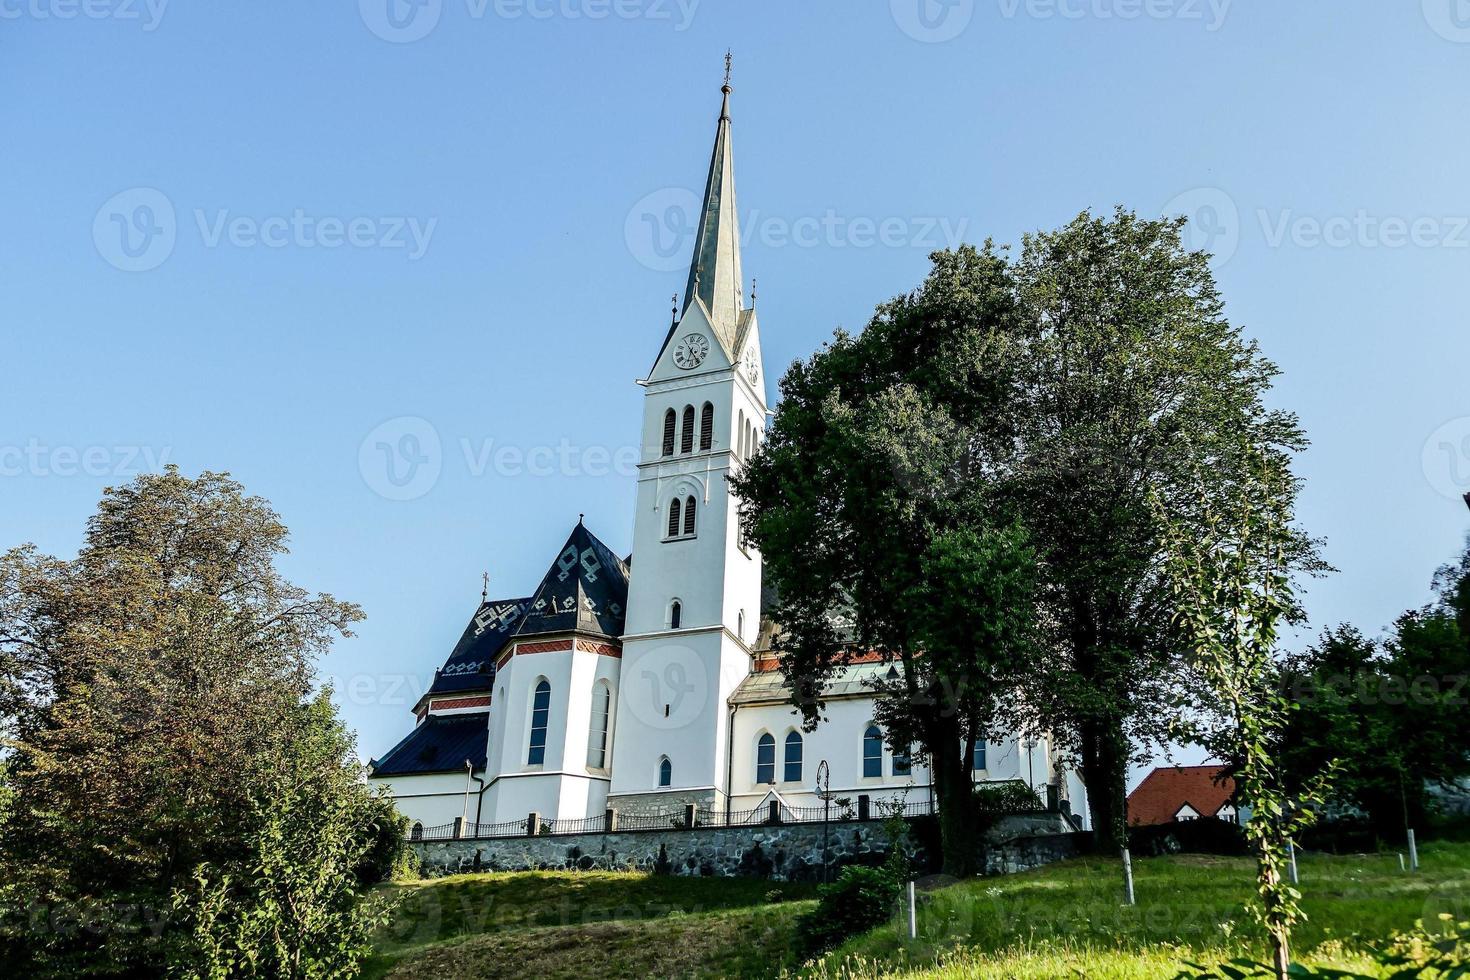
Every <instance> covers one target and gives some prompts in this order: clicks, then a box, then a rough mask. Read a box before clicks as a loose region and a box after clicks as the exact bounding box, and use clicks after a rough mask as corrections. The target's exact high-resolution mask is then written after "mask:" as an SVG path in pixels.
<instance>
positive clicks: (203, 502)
mask: <svg viewBox="0 0 1470 980" xmlns="http://www.w3.org/2000/svg"><path fill="white" fill-rule="evenodd" d="M286 536H287V532H286V528H285V526H284V525H283V524H282V523H281V521H280V519H279V518H278V517H277V516H276V514H275V513H274V512H273V511H272V510H271V508H270V507H269V505H268V504H267V503H266V502H265V501H263V500H261V499H259V498H257V497H250V496H247V495H245V494H244V492H243V491H242V488H241V487H240V486H239V484H237V483H235V482H234V481H232V480H231V479H229V478H228V476H225V475H220V474H212V473H205V474H203V475H201V476H200V477H199V478H198V479H189V478H187V477H185V476H183V475H181V474H180V473H179V472H178V471H177V470H176V469H173V468H170V469H169V470H168V471H167V472H165V473H163V474H158V475H147V476H143V477H140V478H138V479H137V480H136V481H134V482H133V483H130V484H128V485H126V486H121V487H117V488H112V489H109V490H108V491H107V492H106V493H105V495H104V496H103V499H102V502H101V505H100V507H99V509H98V511H97V513H96V515H95V516H93V517H92V518H91V520H90V522H89V524H88V526H87V534H86V539H85V542H84V545H83V547H82V548H81V550H80V552H79V553H78V555H77V557H76V558H75V559H74V560H71V561H59V560H56V559H52V558H47V557H45V556H42V555H39V554H37V553H36V551H35V550H34V549H33V548H21V549H17V550H15V551H12V552H9V553H8V554H5V555H4V556H3V557H0V727H3V735H4V737H5V740H6V744H7V745H8V747H9V748H10V751H11V755H10V759H9V773H8V782H9V786H10V790H11V794H12V797H11V801H10V810H11V812H10V814H9V817H8V820H7V824H6V833H5V834H4V837H3V841H0V861H3V866H4V878H5V882H6V884H5V891H4V893H3V895H0V900H3V902H4V908H3V909H0V912H3V913H4V918H3V919H0V930H3V931H0V939H4V940H5V941H6V945H5V947H4V951H3V952H0V956H4V957H7V958H8V962H7V965H8V966H9V967H11V968H12V969H25V970H28V971H31V972H33V973H40V974H47V973H52V974H58V975H116V976H124V975H144V974H152V973H157V972H158V971H160V970H161V969H162V968H164V966H166V965H167V964H169V963H182V962H186V961H188V960H189V958H190V956H191V955H193V954H192V953H191V950H196V947H195V944H196V943H197V941H198V939H197V935H196V934H197V932H198V929H197V923H195V922H191V920H190V915H189V914H188V912H189V910H188V909H187V908H186V909H184V910H182V913H181V912H176V911H175V909H174V903H175V899H176V898H177V897H178V896H179V895H180V894H182V893H185V892H188V891H190V890H193V889H197V882H198V880H199V876H200V875H201V874H204V875H207V876H210V879H209V880H211V881H219V880H223V879H224V878H230V879H231V880H234V881H240V880H242V878H244V877H248V872H247V871H246V870H245V869H249V868H251V867H259V865H260V861H261V859H260V852H261V847H262V844H261V841H262V839H263V838H264V836H265V835H267V833H268V822H269V820H270V819H271V814H272V813H275V812H279V811H278V810H277V809H276V804H277V803H278V802H279V801H281V800H282V799H284V797H283V793H284V790H283V789H282V786H283V784H282V782H281V780H282V778H283V775H282V774H283V773H286V772H293V773H299V772H300V771H301V766H300V765H297V764H293V763H292V760H293V759H296V758H297V757H298V756H299V753H300V751H301V750H300V747H299V744H298V741H299V740H300V739H303V738H310V736H311V733H312V732H313V731H315V730H319V729H320V728H321V719H320V717H319V716H320V713H321V712H322V711H324V710H328V709H327V708H322V707H320V706H319V707H317V708H316V709H311V708H310V707H309V706H310V704H311V702H312V697H313V662H314V660H315V658H316V656H317V655H318V654H320V653H321V652H322V651H324V650H325V649H326V648H327V647H328V645H329V644H330V643H331V642H332V640H333V639H334V638H336V637H338V636H342V635H348V633H349V628H350V626H351V624H352V623H353V622H354V621H355V620H357V619H358V618H360V616H361V612H360V610H359V609H358V608H357V607H356V606H354V605H352V604H350V603H345V602H341V601H338V600H336V599H334V598H332V597H331V596H329V595H321V594H312V593H309V592H307V591H306V590H304V589H301V588H299V587H297V586H295V585H293V584H291V583H290V582H288V581H286V580H285V579H284V578H283V577H282V576H281V574H280V573H279V571H278V570H277V568H276V561H277V559H278V558H279V556H280V555H282V554H283V553H284V552H285V542H286ZM312 744H318V745H320V744H322V742H321V739H320V738H317V739H316V740H315V742H313V743H312ZM353 761H354V760H353V758H352V751H351V743H350V740H347V739H345V738H339V739H338V740H337V741H336V742H335V743H333V744H332V745H331V746H330V747H329V749H328V750H325V751H324V752H323V753H321V754H320V757H319V758H318V759H317V760H316V769H315V773H314V777H313V778H314V784H315V786H316V791H317V792H319V793H321V794H323V796H322V799H321V800H319V802H320V804H321V806H322V810H323V813H324V819H327V818H328V815H330V814H331V813H333V812H336V811H338V810H345V811H349V812H351V813H353V814H355V815H356V816H355V817H354V820H355V821H356V822H355V823H354V829H353V831H352V834H351V836H352V838H353V839H354V840H355V841H357V842H358V843H353V844H351V846H350V847H347V850H349V851H351V850H354V849H357V848H359V847H361V848H362V849H364V850H365V849H366V848H367V847H368V846H369V844H370V843H371V842H372V840H373V839H374V835H375V833H377V831H378V829H380V825H381V824H382V823H383V822H384V821H387V820H390V819H392V817H391V812H390V811H388V810H386V809H384V808H383V807H381V806H378V807H373V806H370V805H369V800H368V795H367V790H366V788H365V787H364V786H362V785H360V784H359V782H358V781H357V780H356V779H355V778H354V779H351V780H349V779H345V778H343V776H344V774H345V773H347V772H349V771H350V766H351V765H352V763H353ZM297 854H298V858H299V860H300V861H301V862H303V864H302V865H300V866H298V870H299V871H300V872H301V873H303V874H309V875H318V876H323V877H330V875H331V873H332V871H331V868H332V867H333V865H331V864H323V863H321V862H319V861H318V858H317V856H316V855H315V854H313V852H312V851H311V850H310V849H300V850H298V852H297ZM327 891H330V888H328V889H327ZM236 894H239V893H238V892H237V893H236ZM268 905H269V903H268V902H262V903H260V908H257V912H259V913H260V914H265V913H264V912H262V911H261V909H264V908H265V907H267V906H268ZM322 908H323V907H314V908H313V907H310V906H307V905H303V906H301V907H300V908H299V909H297V913H298V914H299V915H300V916H303V917H305V918H303V919H302V921H304V922H314V923H315V925H314V926H312V928H316V929H341V928H343V926H344V923H343V922H342V921H341V920H340V918H334V917H333V916H332V915H329V914H325V913H324V912H323V910H322ZM196 951H197V950H196ZM278 975H283V976H285V975H303V974H302V973H300V972H297V971H293V970H281V971H279V973H278ZM321 975H330V974H329V973H322V974H321Z"/></svg>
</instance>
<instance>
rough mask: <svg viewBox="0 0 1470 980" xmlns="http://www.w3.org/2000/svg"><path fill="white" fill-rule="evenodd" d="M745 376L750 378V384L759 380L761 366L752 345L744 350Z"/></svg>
mask: <svg viewBox="0 0 1470 980" xmlns="http://www.w3.org/2000/svg"><path fill="white" fill-rule="evenodd" d="M745 376H746V377H747V378H749V379H750V383H751V384H755V383H756V382H757V381H758V380H760V376H761V366H760V362H759V361H758V360H757V359H756V356H755V348H754V347H752V348H751V349H750V350H748V351H746V352H745Z"/></svg>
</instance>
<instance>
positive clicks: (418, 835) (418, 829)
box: [408, 822, 424, 840]
mask: <svg viewBox="0 0 1470 980" xmlns="http://www.w3.org/2000/svg"><path fill="white" fill-rule="evenodd" d="M408 839H409V840H423V839H424V825H423V824H421V823H418V822H415V823H414V825H413V830H411V831H409V833H408Z"/></svg>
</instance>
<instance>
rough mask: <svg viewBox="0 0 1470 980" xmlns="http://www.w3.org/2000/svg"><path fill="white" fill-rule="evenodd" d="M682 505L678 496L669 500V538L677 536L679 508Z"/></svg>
mask: <svg viewBox="0 0 1470 980" xmlns="http://www.w3.org/2000/svg"><path fill="white" fill-rule="evenodd" d="M683 506H684V505H683V504H682V503H680V502H679V498H678V497H675V498H674V499H673V500H670V501H669V537H671V538H677V537H678V536H679V510H680V508H681V507H683Z"/></svg>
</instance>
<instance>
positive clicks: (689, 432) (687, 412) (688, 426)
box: [679, 405, 694, 453]
mask: <svg viewBox="0 0 1470 980" xmlns="http://www.w3.org/2000/svg"><path fill="white" fill-rule="evenodd" d="M679 452H681V453H692V452H694V406H693V405H685V406H684V429H683V431H682V432H680V433H679Z"/></svg>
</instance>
